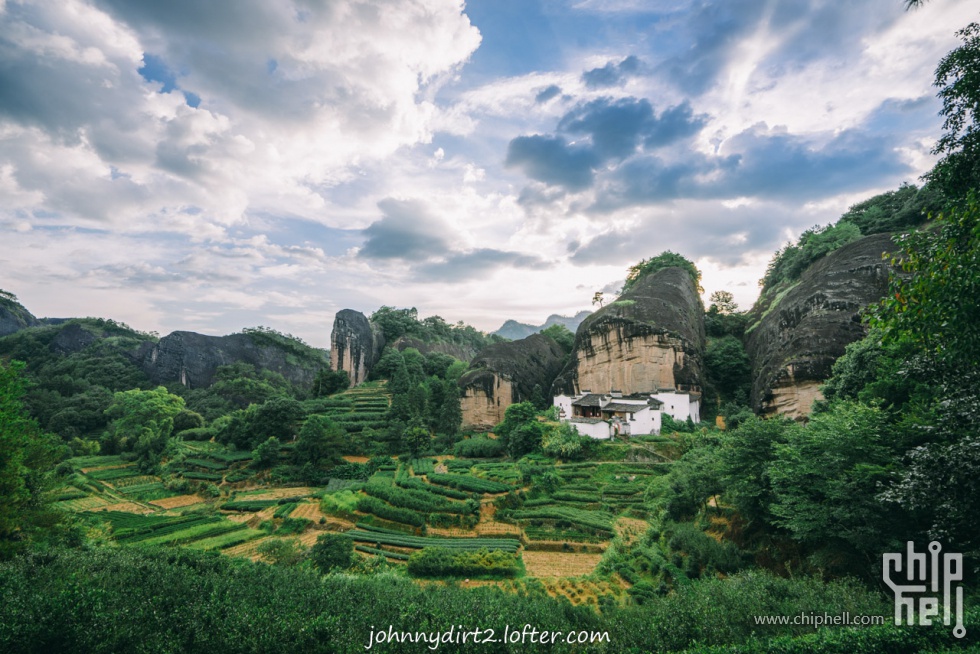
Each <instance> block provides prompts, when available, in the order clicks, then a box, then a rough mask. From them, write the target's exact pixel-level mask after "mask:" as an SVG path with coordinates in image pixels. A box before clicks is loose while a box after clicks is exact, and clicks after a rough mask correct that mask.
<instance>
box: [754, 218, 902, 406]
mask: <svg viewBox="0 0 980 654" xmlns="http://www.w3.org/2000/svg"><path fill="white" fill-rule="evenodd" d="M893 248H894V244H893V242H892V240H891V236H890V235H888V234H874V235H872V236H866V237H865V238H862V239H861V240H859V241H855V242H854V243H851V244H849V245H845V246H844V247H842V248H840V249H839V250H837V251H835V252H832V253H830V254H829V255H827V256H826V257H824V258H822V259H820V260H818V261H817V262H816V263H814V264H813V265H812V266H810V267H809V268H808V269H807V270H806V271H805V272H804V273H803V275H802V276H801V278H800V281H799V282H798V283H797V284H796V285H795V286H792V287H790V288H789V289H788V290H785V289H784V291H783V292H782V293H769V294H768V295H769V297H767V298H764V299H760V301H759V302H757V303H756V306H754V307H753V308H752V311H751V312H750V319H749V329H748V330H747V332H746V340H745V343H746V350H747V352H748V355H749V359H750V361H751V362H752V379H753V383H752V398H751V401H752V408H753V409H754V410H755V411H756V412H758V413H762V414H768V415H777V414H778V415H785V416H789V417H792V418H803V417H805V416H807V415H809V414H810V411H811V409H812V405H813V401H814V400H816V399H820V398H821V397H822V396H821V395H820V391H819V388H818V387H819V386H820V384H822V383H823V382H824V381H825V380H826V379H827V378H828V377H830V370H831V366H833V364H834V361H836V360H837V358H838V357H839V356H841V355H842V354H844V348H845V347H846V346H847V345H848V343H852V342H854V341H856V340H858V339H860V338H862V337H863V336H864V335H865V327H864V325H863V324H862V323H861V311H862V310H863V309H864V308H865V307H867V306H868V305H869V304H871V303H873V302H877V301H878V300H879V299H881V298H882V297H884V295H885V293H886V292H887V290H888V274H889V271H890V270H891V266H890V265H889V264H888V263H887V262H886V261H884V260H883V259H882V254H883V253H885V252H889V251H891V250H892V249H893Z"/></svg>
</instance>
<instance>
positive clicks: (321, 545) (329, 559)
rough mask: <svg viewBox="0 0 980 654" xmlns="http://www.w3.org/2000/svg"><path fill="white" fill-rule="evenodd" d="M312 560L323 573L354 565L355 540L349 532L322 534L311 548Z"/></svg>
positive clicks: (314, 565)
mask: <svg viewBox="0 0 980 654" xmlns="http://www.w3.org/2000/svg"><path fill="white" fill-rule="evenodd" d="M310 561H311V562H312V563H313V567H314V568H316V569H317V570H319V571H320V572H321V573H327V572H330V571H331V570H347V569H348V568H350V567H351V566H352V565H354V541H352V540H351V538H350V536H348V535H347V534H335V533H327V534H321V535H320V537H319V538H317V539H316V543H315V544H314V545H313V547H312V548H310Z"/></svg>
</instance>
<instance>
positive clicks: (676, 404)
mask: <svg viewBox="0 0 980 654" xmlns="http://www.w3.org/2000/svg"><path fill="white" fill-rule="evenodd" d="M654 397H655V398H657V399H658V400H660V401H661V402H663V403H664V407H663V411H664V413H666V414H667V415H669V416H670V417H671V418H673V419H674V420H681V421H684V420H687V419H688V418H690V419H691V420H693V421H694V422H700V404H701V403H700V401H699V400H692V399H691V396H690V395H688V394H687V393H672V392H670V391H666V392H665V391H661V392H659V393H657V394H656V395H654Z"/></svg>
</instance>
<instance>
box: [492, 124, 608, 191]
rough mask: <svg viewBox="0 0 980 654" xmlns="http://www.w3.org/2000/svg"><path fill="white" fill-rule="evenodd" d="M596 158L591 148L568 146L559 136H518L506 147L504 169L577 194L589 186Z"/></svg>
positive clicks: (597, 159)
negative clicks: (512, 170)
mask: <svg viewBox="0 0 980 654" xmlns="http://www.w3.org/2000/svg"><path fill="white" fill-rule="evenodd" d="M598 164H599V158H598V157H597V156H596V154H595V153H594V152H593V151H592V149H591V148H588V147H582V146H576V145H574V144H570V143H568V142H567V141H566V140H565V139H564V137H561V136H541V135H534V136H518V137H517V138H515V139H514V140H512V141H511V142H510V144H509V145H508V146H507V160H506V165H507V166H511V167H515V168H520V169H521V170H523V171H524V174H526V175H527V176H528V177H530V178H531V179H536V180H538V181H540V182H545V183H546V184H553V185H557V186H564V187H565V188H567V189H571V190H578V189H583V188H586V187H588V186H591V185H592V180H593V177H594V172H593V171H594V169H595V167H596V166H597V165H598Z"/></svg>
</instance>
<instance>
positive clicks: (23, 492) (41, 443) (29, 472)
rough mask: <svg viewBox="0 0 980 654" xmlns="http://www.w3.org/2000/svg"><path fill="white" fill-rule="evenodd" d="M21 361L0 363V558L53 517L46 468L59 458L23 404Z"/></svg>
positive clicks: (9, 554)
mask: <svg viewBox="0 0 980 654" xmlns="http://www.w3.org/2000/svg"><path fill="white" fill-rule="evenodd" d="M23 368H24V365H23V364H22V363H19V362H13V363H11V364H10V365H9V366H4V365H3V364H2V363H0V497H2V498H3V501H2V502H0V559H4V558H9V557H10V556H12V555H13V554H15V553H17V552H18V551H20V550H22V549H23V548H24V547H25V546H26V545H27V544H28V543H29V542H30V540H31V538H32V537H33V536H34V535H35V533H36V532H37V531H38V529H39V528H41V527H44V526H50V524H51V523H52V522H55V521H56V518H53V517H52V514H51V511H50V508H49V505H48V504H47V503H46V502H45V499H44V490H45V488H46V480H47V477H48V471H49V470H50V469H51V467H52V466H53V465H54V462H55V461H56V460H57V457H58V450H57V449H56V447H55V443H54V440H53V439H52V438H51V437H49V436H47V435H45V434H43V433H42V432H41V429H40V428H39V427H38V425H37V422H35V421H34V419H32V418H30V417H29V416H28V415H27V411H26V409H25V408H24V405H23V403H22V398H23V396H24V381H23V379H22V377H21V371H22V370H23Z"/></svg>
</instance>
